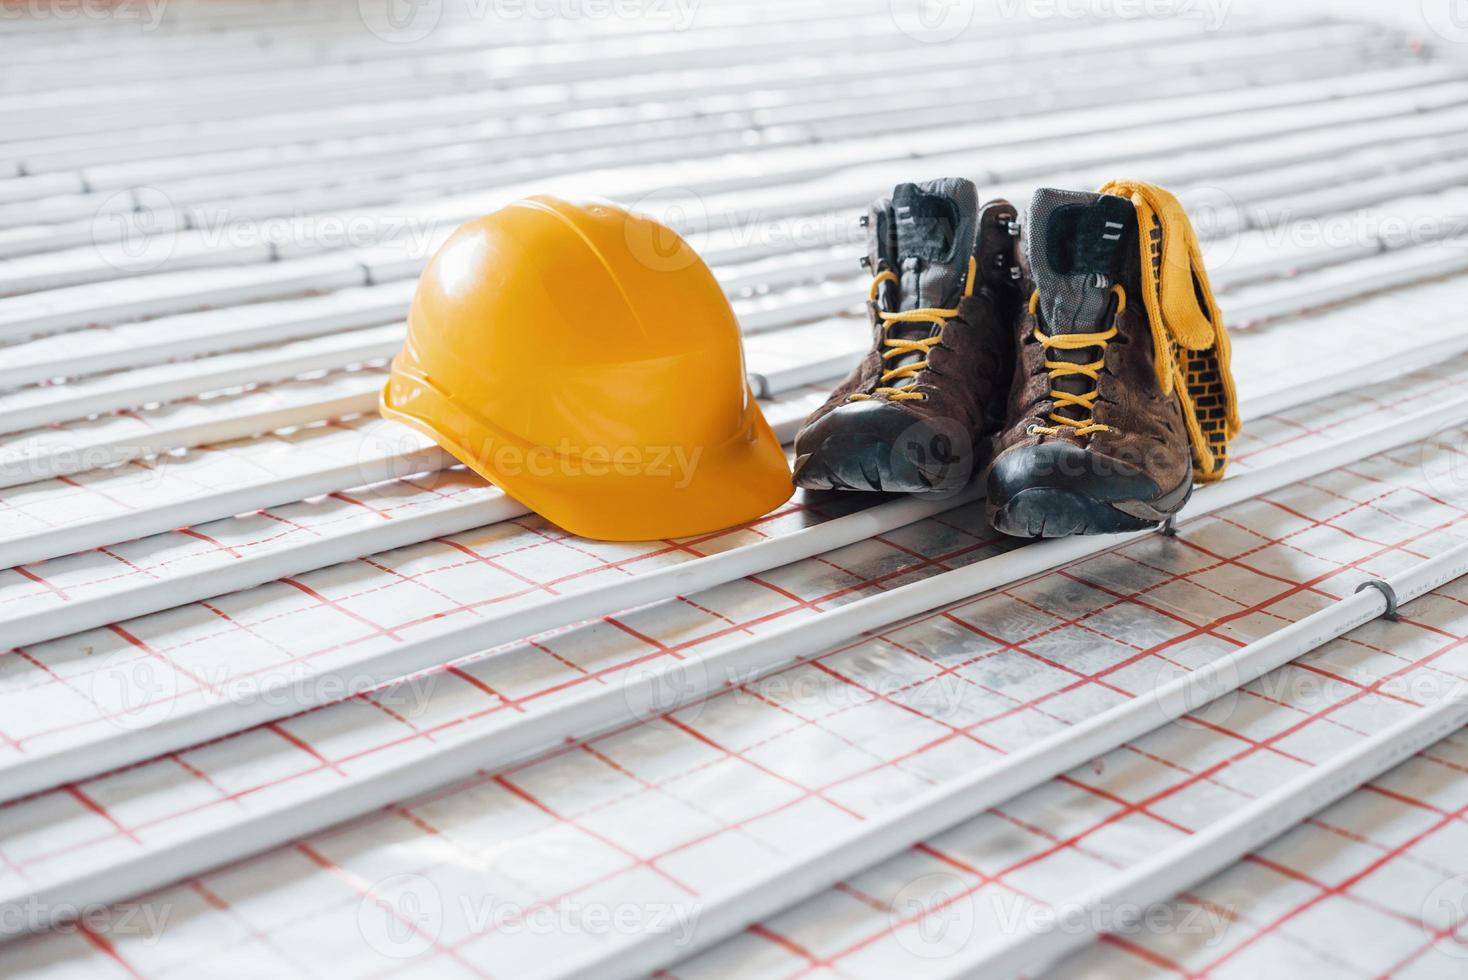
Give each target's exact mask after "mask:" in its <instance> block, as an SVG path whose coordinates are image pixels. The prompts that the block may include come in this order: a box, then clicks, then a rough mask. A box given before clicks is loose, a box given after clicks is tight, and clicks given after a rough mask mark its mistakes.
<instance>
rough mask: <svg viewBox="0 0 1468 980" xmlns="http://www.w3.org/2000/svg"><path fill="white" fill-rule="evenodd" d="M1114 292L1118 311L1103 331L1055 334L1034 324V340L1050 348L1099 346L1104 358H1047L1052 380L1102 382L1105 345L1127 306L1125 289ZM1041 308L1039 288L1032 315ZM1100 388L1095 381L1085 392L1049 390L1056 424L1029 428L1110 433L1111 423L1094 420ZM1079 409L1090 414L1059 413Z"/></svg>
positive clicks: (1079, 433)
mask: <svg viewBox="0 0 1468 980" xmlns="http://www.w3.org/2000/svg"><path fill="white" fill-rule="evenodd" d="M1111 291H1112V293H1114V294H1115V295H1116V312H1115V313H1114V314H1112V323H1111V329H1110V330H1106V331H1103V332H1100V333H1067V334H1058V335H1056V336H1054V337H1052V336H1050V335H1049V334H1047V333H1046V332H1045V331H1043V330H1041V329H1040V326H1039V324H1038V323H1037V324H1036V325H1035V339H1036V340H1038V341H1039V342H1040V346H1041V347H1043V348H1045V349H1046V350H1047V351H1048V350H1050V349H1052V348H1053V349H1055V350H1084V349H1085V348H1087V347H1099V348H1100V349H1101V357H1100V358H1098V359H1097V360H1094V361H1092V362H1090V363H1089V364H1073V363H1071V362H1070V361H1051V360H1048V359H1047V360H1046V361H1045V369H1046V370H1047V371H1049V372H1050V379H1051V380H1052V381H1054V380H1057V379H1059V378H1067V377H1071V376H1074V375H1080V376H1081V377H1085V378H1090V379H1091V381H1093V382H1097V383H1099V382H1100V380H1101V369H1102V368H1103V367H1105V366H1106V345H1107V344H1108V343H1109V342H1110V341H1111V338H1112V337H1115V336H1116V318H1117V317H1119V316H1121V313H1122V311H1123V310H1125V309H1126V291H1125V290H1124V289H1122V288H1121V287H1120V286H1112V287H1111ZM1039 307H1040V291H1039V290H1038V289H1037V290H1035V292H1034V293H1032V294H1031V295H1030V315H1031V316H1034V315H1035V312H1036V311H1037V310H1038V309H1039ZM1100 394H1101V391H1100V389H1099V388H1097V387H1096V386H1095V385H1094V384H1093V385H1092V387H1091V390H1090V391H1088V392H1085V393H1084V394H1080V395H1077V394H1072V393H1071V392H1069V391H1061V390H1059V389H1058V388H1051V389H1050V397H1051V398H1052V399H1054V401H1055V408H1056V411H1054V412H1051V413H1050V421H1052V422H1054V423H1055V425H1036V426H1031V427H1030V432H1032V433H1034V434H1036V435H1046V436H1053V435H1057V434H1058V433H1060V432H1061V431H1062V430H1063V429H1067V428H1068V429H1071V430H1073V432H1074V434H1075V435H1077V436H1088V435H1090V434H1091V433H1093V432H1110V431H1112V429H1111V426H1109V425H1102V424H1101V423H1099V422H1097V421H1096V419H1095V412H1096V399H1097V398H1098V397H1100ZM1072 407H1073V408H1079V409H1080V410H1081V411H1083V412H1086V413H1088V416H1087V417H1086V418H1083V419H1073V418H1068V417H1067V416H1064V415H1061V414H1060V411H1059V410H1060V409H1062V408H1072Z"/></svg>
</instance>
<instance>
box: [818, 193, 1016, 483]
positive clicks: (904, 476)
mask: <svg viewBox="0 0 1468 980" xmlns="http://www.w3.org/2000/svg"><path fill="white" fill-rule="evenodd" d="M1017 217H1018V215H1017V212H1016V210H1015V208H1014V207H1013V206H1011V205H1010V204H1009V203H1008V202H1006V201H995V202H992V203H990V204H987V205H985V206H984V208H983V209H982V210H980V209H979V207H978V205H977V196H976V191H975V189H974V185H973V184H972V183H970V182H969V181H967V180H963V179H961V178H948V179H944V180H935V181H930V182H927V183H923V184H899V185H898V186H897V188H896V189H895V190H894V191H893V193H892V197H891V198H890V199H883V200H880V201H878V202H877V203H876V204H874V205H873V206H872V208H871V210H870V212H869V213H868V214H867V216H866V219H865V222H866V225H867V231H868V255H867V258H866V260H865V262H866V264H867V265H868V266H870V267H871V269H872V272H873V274H874V278H873V280H872V285H871V295H870V297H869V302H868V304H867V307H868V313H869V316H870V319H871V325H872V334H873V342H872V349H871V351H870V352H868V354H867V356H866V357H865V358H864V359H863V360H862V362H861V363H860V364H859V365H857V367H856V369H855V370H854V371H852V373H851V375H850V377H848V378H847V379H846V381H845V382H844V383H843V384H842V385H841V386H840V387H839V388H837V389H836V391H835V392H834V393H833V394H832V395H831V397H830V399H829V400H828V401H827V402H826V403H825V404H824V405H822V406H821V408H819V409H817V410H816V411H815V412H814V413H813V414H812V415H811V416H810V418H808V419H806V421H805V424H804V426H803V427H802V428H801V430H800V433H799V434H798V435H797V436H796V439H795V454H796V459H795V482H796V483H797V484H798V485H800V486H801V487H804V488H806V489H808V490H829V489H836V490H874V491H899V492H922V491H951V490H957V489H960V488H962V487H963V486H965V485H966V484H967V483H968V482H969V480H970V479H971V478H972V477H973V475H974V474H975V473H976V472H977V471H978V470H979V469H981V468H982V466H983V465H984V463H986V462H987V461H988V454H989V448H990V444H991V442H992V438H991V437H992V435H993V433H994V432H995V431H996V430H997V429H998V426H999V424H1000V423H1001V422H1002V421H1003V410H1004V405H1005V386H1006V385H1007V384H1008V381H1009V376H1010V373H1011V362H1012V360H1013V341H1012V338H1011V336H1010V328H1009V325H1010V324H1012V323H1013V322H1014V316H1015V314H1016V312H1017V311H1018V309H1019V306H1020V303H1021V302H1022V299H1023V294H1022V293H1021V292H1020V290H1019V280H1020V279H1021V278H1022V275H1023V274H1022V271H1021V270H1020V267H1019V261H1020V260H1019V252H1018V242H1019V225H1018V223H1017Z"/></svg>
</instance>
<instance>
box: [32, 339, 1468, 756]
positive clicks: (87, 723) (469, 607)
mask: <svg viewBox="0 0 1468 980" xmlns="http://www.w3.org/2000/svg"><path fill="white" fill-rule="evenodd" d="M1464 365H1465V366H1468V359H1464ZM1406 387H1407V388H1408V389H1410V390H1414V391H1420V390H1422V386H1421V385H1419V384H1416V383H1413V382H1410V381H1409V383H1408V384H1407V385H1406ZM1387 390H1388V391H1390V390H1392V389H1390V388H1388V389H1387ZM1396 390H1397V391H1400V390H1401V386H1398V387H1397V389H1396ZM1405 400H1406V399H1404V398H1400V397H1398V398H1385V397H1383V398H1378V399H1376V402H1377V403H1378V404H1379V405H1381V406H1383V408H1382V409H1381V410H1382V411H1386V410H1388V409H1390V408H1391V407H1392V406H1394V405H1396V404H1398V403H1400V402H1403V401H1405ZM1314 411H1318V410H1314ZM410 482H411V481H410ZM428 491H429V492H430V493H441V491H440V490H439V489H438V488H437V487H434V486H431V485H430V487H429V488H428ZM786 514H788V510H787V511H785V512H782V513H781V514H780V515H776V516H777V517H783V516H786ZM516 523H517V524H518V526H520V527H523V528H528V529H529V530H531V531H532V532H533V533H535V534H536V535H538V537H536V538H535V540H534V542H533V544H532V545H530V546H527V547H534V546H538V545H541V544H559V545H562V546H564V545H566V544H568V543H569V541H570V539H568V538H565V537H564V536H559V535H558V534H557V535H546V534H544V533H542V532H540V531H539V530H538V527H537V525H536V523H535V522H531V521H520V522H516ZM763 523H767V521H762V522H754V523H753V525H752V527H754V528H756V529H757V528H758V527H759V526H760V525H761V524H763ZM457 537H458V538H463V537H465V536H464V535H460V536H457ZM713 537H716V536H713ZM443 540H444V542H445V543H446V544H447V545H448V546H450V547H453V548H457V549H458V550H460V551H464V552H465V553H466V554H470V555H471V556H474V557H476V559H477V560H481V561H484V562H485V563H486V564H487V565H490V566H491V567H494V568H497V569H500V570H503V571H505V572H506V573H507V574H509V575H510V576H512V577H518V578H521V579H524V578H526V577H527V576H522V575H520V574H519V573H518V572H516V571H515V570H514V569H513V568H509V567H507V566H506V565H505V564H504V563H503V562H500V561H498V560H497V559H499V558H501V557H503V555H501V554H499V553H495V552H491V553H489V554H480V553H479V552H477V551H473V550H472V549H471V548H469V545H467V544H465V543H463V542H462V541H459V540H455V539H454V538H450V539H443ZM884 540H886V541H887V542H889V543H890V542H891V541H892V537H891V536H890V535H889V536H888V537H887V538H886V539H884ZM228 546H229V547H234V548H239V547H240V545H237V544H233V543H231V544H229V545H228ZM572 546H573V547H574V545H572ZM680 548H681V549H684V550H687V548H688V546H687V545H678V544H673V543H669V544H667V545H666V546H664V547H662V548H660V549H657V550H654V551H653V552H651V553H650V554H649V555H645V556H640V557H644V558H646V557H651V558H662V557H664V556H666V555H668V554H671V553H674V552H675V551H677V550H678V549H680ZM466 549H468V550H466ZM634 560H638V559H636V558H629V559H625V560H623V561H602V562H600V564H599V565H594V566H592V567H590V568H586V569H583V570H581V571H578V572H574V573H571V574H569V575H563V576H560V577H558V578H551V579H549V580H545V581H541V582H539V583H538V584H537V585H536V586H535V588H542V589H543V588H546V587H547V586H550V587H554V586H556V585H559V584H562V583H564V582H566V581H571V580H573V579H576V578H580V577H583V576H585V575H589V574H596V573H599V572H603V571H606V570H608V569H610V568H616V569H618V570H620V569H622V568H623V567H624V565H625V564H626V563H627V562H631V561H634ZM372 561H373V560H372V559H364V560H361V562H360V563H361V564H366V565H371V564H372ZM377 564H378V565H380V564H381V563H377ZM457 567H458V566H456V565H454V564H452V563H450V564H447V565H444V566H442V567H440V568H436V569H431V570H429V571H428V572H425V573H422V574H404V573H402V572H400V571H397V570H386V571H385V572H384V574H386V575H388V576H390V577H392V578H393V579H395V580H398V581H401V582H406V583H416V584H421V585H422V586H423V587H424V588H425V589H426V590H427V591H428V592H429V593H431V594H433V595H435V596H436V597H437V598H438V599H440V600H444V599H445V595H444V593H442V592H440V591H438V590H435V589H433V588H432V586H431V585H428V584H427V579H428V578H429V577H430V576H431V575H432V574H434V573H441V572H445V571H449V572H451V571H453V570H455V569H456V568H457ZM301 578H308V579H309V578H310V577H309V576H302V577H301ZM751 581H757V582H763V580H761V579H759V578H758V577H754V578H752V579H751ZM763 584H766V585H768V584H769V583H767V582H764V583H763ZM298 587H300V586H298ZM378 587H381V583H379V586H378ZM367 591H369V590H366V589H363V590H359V591H358V592H356V593H352V594H348V595H345V596H342V597H340V598H341V600H351V599H356V598H359V597H361V596H363V595H365V594H366V592H367ZM531 591H533V590H532V589H525V590H518V591H517V590H509V591H502V592H500V593H499V594H494V593H491V594H489V595H488V596H486V597H485V598H484V599H482V600H481V601H479V602H477V603H468V604H460V605H459V606H457V607H456V606H454V605H453V604H448V605H447V606H446V607H444V608H440V609H438V610H437V611H435V612H434V613H433V614H431V615H430V616H427V617H423V618H420V619H419V620H417V621H416V622H415V621H405V622H403V623H400V624H389V625H383V624H380V623H376V622H375V621H372V620H368V622H370V623H371V624H372V628H373V629H374V630H382V631H386V632H389V633H393V634H395V633H397V632H398V631H399V630H401V629H406V628H409V627H411V626H414V625H420V624H422V623H426V622H430V621H433V620H436V619H439V618H442V617H444V616H448V615H454V614H459V613H463V612H466V611H468V612H472V611H474V610H477V609H482V608H487V607H488V606H490V605H492V604H495V603H500V602H506V601H513V600H516V599H519V598H522V597H523V596H525V595H528V594H529V593H530V592H531ZM200 606H201V607H202V608H204V609H207V610H209V611H211V612H212V613H213V614H214V615H215V616H216V618H217V619H218V621H219V622H220V624H221V626H220V629H219V631H218V632H217V633H215V634H213V636H217V637H219V638H220V639H221V640H223V639H225V638H227V637H229V636H231V635H237V632H236V631H243V632H245V633H247V634H249V635H251V636H252V637H254V638H255V639H256V640H258V641H260V642H261V643H263V644H265V645H266V646H268V647H270V648H272V649H275V650H279V649H280V644H279V643H277V642H274V641H272V640H270V639H269V638H268V637H266V636H264V635H262V634H261V632H260V631H259V630H257V629H256V628H255V626H264V625H265V624H266V623H268V619H267V620H262V622H261V623H259V624H253V625H244V624H241V623H239V622H238V621H237V620H236V619H235V618H233V617H231V616H229V615H228V614H227V613H226V612H224V610H223V609H222V608H221V604H220V603H218V602H205V603H201V604H200ZM304 611H305V610H303V609H296V610H293V611H292V613H290V614H292V615H294V614H299V613H301V612H304ZM144 622H146V620H145V621H144ZM618 622H620V621H618ZM372 635H373V636H378V635H379V634H378V633H376V632H374V633H373V634H372ZM213 636H204V637H194V638H191V640H190V643H191V644H198V643H201V642H204V643H207V642H210V641H211V640H212V639H213ZM354 642H355V641H354ZM348 645H351V644H348ZM160 647H161V644H160ZM196 649H197V648H196ZM340 649H341V646H340V645H336V646H331V645H328V646H326V647H324V648H318V649H316V650H314V651H311V652H309V653H298V652H296V651H290V652H289V653H288V654H287V658H286V663H288V664H292V665H298V664H302V663H307V662H309V661H310V660H312V659H314V658H316V657H319V656H324V655H330V654H335V653H338V652H339V651H340ZM183 652H184V653H185V655H187V654H188V653H191V652H195V651H183ZM282 666H283V664H281V663H280V662H277V661H271V662H270V663H269V664H268V665H266V666H263V667H260V668H256V669H254V670H248V669H247V670H239V671H236V672H235V673H234V674H233V675H232V676H231V677H230V679H231V680H235V679H239V678H252V677H258V676H261V675H262V674H267V673H271V672H274V671H277V670H279V669H281V668H282ZM207 687H208V685H199V686H195V687H185V686H183V685H179V684H175V685H173V689H174V693H173V694H172V695H170V697H171V699H173V700H177V699H180V698H184V697H187V696H189V695H190V694H192V693H194V692H195V691H197V690H199V689H201V688H207ZM111 721H112V719H111V718H110V717H109V716H108V714H107V712H106V711H105V710H103V709H101V708H99V707H96V706H95V705H93V710H92V711H91V712H90V717H85V718H82V720H68V721H64V722H61V723H59V724H55V725H53V726H51V727H49V728H43V729H40V730H38V731H32V732H28V733H26V735H25V737H22V738H18V739H17V738H15V736H14V735H13V734H10V735H9V737H10V738H11V740H12V741H16V742H19V743H20V745H21V746H22V747H24V746H25V744H26V743H27V742H33V741H34V740H36V739H38V738H43V737H47V736H58V735H62V734H65V733H70V732H74V731H77V730H83V729H86V728H88V727H95V726H98V725H102V726H109V725H110V723H111Z"/></svg>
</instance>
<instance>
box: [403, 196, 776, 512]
mask: <svg viewBox="0 0 1468 980" xmlns="http://www.w3.org/2000/svg"><path fill="white" fill-rule="evenodd" d="M382 414H383V415H384V416H386V417H387V418H391V419H397V420H398V421H400V422H404V423H406V424H408V425H410V426H413V427H414V428H416V429H419V430H421V431H422V432H424V433H425V434H427V435H428V436H430V437H431V438H432V439H433V440H434V441H435V442H437V443H438V444H439V445H441V446H442V447H443V448H444V449H446V450H448V451H449V452H450V453H452V454H453V455H454V456H456V457H457V458H458V459H459V460H461V461H462V462H463V463H465V464H466V465H467V466H469V467H470V468H471V469H473V470H474V471H475V472H476V473H478V474H479V475H481V476H483V477H484V478H485V479H487V480H489V481H491V482H492V483H494V484H495V485H497V486H499V487H500V488H501V489H503V490H504V491H505V492H506V493H507V494H509V495H510V496H511V497H514V498H515V499H516V500H518V501H520V502H521V503H522V504H524V505H525V506H527V507H529V508H530V509H531V510H534V511H535V512H537V513H539V514H541V515H542V516H544V517H545V518H547V519H548V520H550V521H552V522H553V523H555V524H558V525H560V526H561V527H563V528H565V529H566V530H567V531H570V532H572V533H573V534H577V535H581V536H583V537H589V538H599V539H603V540H611V541H641V540H649V539H656V538H670V537H683V536H686V535H691V534H701V533H704V532H707V531H715V530H719V529H721V528H725V527H730V526H732V525H735V524H739V523H741V522H743V521H747V520H750V519H753V518H755V517H758V516H760V515H762V514H765V513H767V512H768V511H770V510H772V509H773V508H775V507H778V506H779V505H780V504H782V503H784V502H785V501H786V500H788V499H789V497H790V495H791V493H792V492H793V489H794V488H793V485H792V483H791V480H790V469H789V466H788V464H787V463H786V461H785V453H784V451H783V450H782V449H781V448H780V442H779V440H778V439H777V438H776V437H775V434H774V433H773V432H772V431H771V430H770V427H769V424H768V423H767V422H765V418H764V415H763V414H761V412H760V410H759V405H758V404H757V403H756V402H755V400H754V396H753V395H752V393H751V392H750V390H749V385H748V382H747V380H746V378H745V370H744V349H743V346H742V344H741V341H740V334H739V324H738V322H737V321H736V320H735V318H734V311H733V310H732V309H730V307H729V301H728V300H727V299H726V298H725V296H724V293H723V290H722V289H720V288H719V284H718V282H717V281H716V280H715V279H714V276H713V273H711V272H710V271H709V269H708V266H706V265H704V263H703V261H702V260H701V259H700V258H699V257H698V255H697V254H696V253H695V252H694V251H693V250H692V249H691V248H690V247H689V246H688V244H687V243H686V242H684V241H683V240H682V239H681V238H679V237H678V236H677V234H676V233H674V232H673V231H671V230H670V229H668V228H665V227H664V226H662V225H660V224H658V223H657V222H655V221H652V220H650V219H648V218H644V217H640V216H636V215H633V214H630V213H628V212H627V211H624V210H622V209H621V208H618V207H616V206H614V205H611V204H606V203H600V202H597V203H588V204H571V203H567V202H566V201H562V200H558V199H556V198H551V197H533V198H530V199H528V200H524V201H517V202H515V203H514V204H511V205H509V206H508V207H506V208H503V209H501V210H499V211H496V212H494V213H493V214H490V215H486V216H485V217H483V218H479V219H476V220H474V221H471V222H468V223H467V224H465V225H463V226H461V227H460V228H459V229H458V230H457V231H456V232H454V234H453V236H452V237H451V238H450V239H449V240H448V241H447V242H445V243H444V246H443V247H442V248H441V249H439V251H438V253H437V254H436V255H434V256H433V258H432V260H431V261H430V262H429V263H428V267H427V268H426V269H424V271H423V275H422V277H421V278H420V279H419V280H418V290H417V292H416V293H415V295H414V297H413V306H412V310H411V311H410V313H409V314H408V340H407V343H406V344H405V345H404V347H403V350H402V352H401V353H399V354H398V356H397V357H396V358H394V359H393V362H392V372H391V374H390V376H389V378H388V381H387V384H386V386H385V387H384V388H383V392H382Z"/></svg>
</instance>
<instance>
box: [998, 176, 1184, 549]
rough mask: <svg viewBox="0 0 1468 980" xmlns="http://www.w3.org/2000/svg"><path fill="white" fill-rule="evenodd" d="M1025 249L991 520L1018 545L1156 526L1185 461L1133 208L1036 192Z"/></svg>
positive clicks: (1179, 488) (1175, 497)
mask: <svg viewBox="0 0 1468 980" xmlns="http://www.w3.org/2000/svg"><path fill="white" fill-rule="evenodd" d="M1149 234H1150V232H1149ZM1026 236H1027V245H1026V248H1027V252H1028V256H1029V267H1030V271H1031V274H1032V275H1033V277H1034V281H1033V287H1034V291H1033V292H1032V294H1031V299H1030V304H1029V308H1028V310H1027V311H1024V312H1021V314H1020V315H1019V316H1018V317H1017V318H1016V323H1017V331H1016V332H1017V338H1016V353H1017V356H1016V359H1015V374H1014V381H1013V384H1012V387H1011V390H1010V398H1009V417H1008V422H1007V424H1006V426H1005V429H1004V431H1003V433H1002V434H1001V435H1000V438H999V448H998V453H997V455H996V457H995V459H994V462H993V464H992V465H991V466H990V468H989V473H988V477H987V484H986V485H987V491H988V511H989V516H990V520H991V522H992V523H993V525H994V527H995V528H997V529H998V530H1000V531H1002V532H1004V533H1006V534H1011V535H1015V536H1018V537H1028V538H1038V537H1046V538H1050V537H1060V536H1063V535H1069V534H1104V533H1111V532H1119V531H1134V530H1143V529H1147V528H1152V527H1155V526H1157V525H1158V524H1159V523H1161V522H1163V521H1165V520H1166V519H1167V518H1168V517H1170V516H1171V515H1173V514H1175V513H1177V512H1178V511H1179V510H1180V509H1181V508H1182V506H1183V505H1184V504H1185V503H1186V502H1187V500H1188V497H1189V496H1190V495H1191V493H1192V489H1193V454H1192V445H1191V443H1190V441H1189V433H1188V429H1187V427H1186V423H1185V421H1184V409H1183V405H1182V402H1181V391H1179V390H1174V391H1173V392H1171V393H1169V394H1164V393H1163V390H1162V384H1161V383H1160V382H1159V380H1158V370H1157V362H1156V356H1157V355H1156V351H1155V350H1154V340H1153V330H1152V327H1151V322H1150V320H1149V319H1148V313H1147V310H1146V307H1145V305H1144V301H1143V294H1142V288H1143V287H1142V267H1141V251H1140V248H1139V243H1138V222H1137V213H1136V210H1135V209H1134V207H1133V203H1132V202H1131V201H1130V200H1128V199H1126V198H1124V197H1116V196H1112V195H1106V194H1088V193H1076V192H1070V191H1058V190H1050V189H1044V190H1040V191H1037V192H1036V194H1035V197H1034V199H1033V201H1032V203H1031V206H1030V220H1029V224H1028V227H1027V228H1026ZM1149 240H1150V238H1149ZM1153 244H1157V243H1156V242H1154V243H1153ZM1164 356H1166V355H1164Z"/></svg>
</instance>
